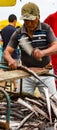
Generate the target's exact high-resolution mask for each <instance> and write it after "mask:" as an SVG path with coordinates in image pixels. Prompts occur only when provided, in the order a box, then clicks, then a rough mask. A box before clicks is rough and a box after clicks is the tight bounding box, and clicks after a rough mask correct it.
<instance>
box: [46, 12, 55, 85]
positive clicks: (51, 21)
mask: <svg viewBox="0 0 57 130" xmlns="http://www.w3.org/2000/svg"><path fill="white" fill-rule="evenodd" d="M44 22H45V23H47V24H49V25H50V26H51V27H52V29H53V31H54V33H55V36H56V37H57V27H56V26H57V12H55V13H52V14H50V15H49V16H48V17H47V18H46V19H45V20H44ZM51 60H52V65H53V69H54V73H55V74H56V75H57V54H53V55H51ZM55 82H56V88H57V80H55Z"/></svg>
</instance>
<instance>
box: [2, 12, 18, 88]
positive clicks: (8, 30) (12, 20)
mask: <svg viewBox="0 0 57 130" xmlns="http://www.w3.org/2000/svg"><path fill="white" fill-rule="evenodd" d="M8 21H9V24H8V25H7V26H6V27H4V28H3V29H2V31H1V35H2V40H3V48H2V49H3V52H4V50H5V48H6V46H7V44H8V42H9V40H10V37H11V35H12V34H13V33H14V31H15V30H16V28H15V26H16V22H17V17H16V15H14V14H11V15H9V17H8ZM12 58H14V59H15V60H16V61H18V59H19V54H18V49H15V50H14V52H13V53H12ZM3 60H4V59H3V58H2V61H3ZM17 86H18V84H17V81H16V80H14V89H15V90H16V89H17Z"/></svg>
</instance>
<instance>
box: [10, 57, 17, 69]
mask: <svg viewBox="0 0 57 130" xmlns="http://www.w3.org/2000/svg"><path fill="white" fill-rule="evenodd" d="M8 66H9V67H10V68H11V69H17V66H18V62H17V61H16V60H14V59H12V60H11V61H9V63H8Z"/></svg>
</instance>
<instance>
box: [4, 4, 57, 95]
mask: <svg viewBox="0 0 57 130" xmlns="http://www.w3.org/2000/svg"><path fill="white" fill-rule="evenodd" d="M21 15H22V16H21V19H23V20H24V24H23V26H22V28H21V29H18V30H16V31H15V32H14V34H13V35H12V37H11V39H10V41H9V43H8V46H7V48H6V49H5V51H4V58H5V60H7V62H8V65H9V66H10V67H11V68H12V69H16V68H17V62H16V61H15V60H14V59H13V58H12V57H11V53H12V52H13V51H14V49H15V48H17V46H18V44H20V41H21V40H20V39H22V37H23V36H24V39H28V41H29V42H28V44H31V45H32V47H33V48H34V49H33V51H31V52H30V54H31V55H29V54H28V52H27V51H25V49H23V48H22V46H21V60H22V64H23V65H25V66H27V67H29V68H30V69H32V70H34V69H35V70H37V68H43V67H46V66H47V65H48V64H49V62H50V58H49V55H50V54H52V53H56V52H57V40H56V38H55V35H54V33H53V31H52V29H51V28H50V26H49V25H47V24H45V23H41V22H40V11H39V7H38V6H37V5H36V4H34V3H31V2H29V3H26V4H25V5H24V6H23V7H22V9H21ZM51 45H52V46H51ZM50 71H51V70H50ZM39 78H40V79H41V80H42V81H43V82H44V83H45V84H46V85H47V86H48V89H49V92H50V93H51V94H54V93H56V89H55V87H54V86H55V82H54V78H53V77H45V76H39ZM22 85H23V87H22V89H23V91H25V92H28V93H31V94H33V93H34V90H35V87H36V86H37V85H38V88H39V90H40V92H44V91H43V84H41V83H40V82H38V80H37V79H35V78H34V77H33V76H30V77H29V78H24V79H23V84H22Z"/></svg>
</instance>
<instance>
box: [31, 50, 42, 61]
mask: <svg viewBox="0 0 57 130" xmlns="http://www.w3.org/2000/svg"><path fill="white" fill-rule="evenodd" d="M33 56H34V58H35V59H36V60H40V61H42V57H43V53H42V51H41V50H39V49H38V48H36V49H35V50H34V51H33Z"/></svg>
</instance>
